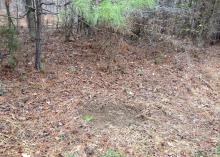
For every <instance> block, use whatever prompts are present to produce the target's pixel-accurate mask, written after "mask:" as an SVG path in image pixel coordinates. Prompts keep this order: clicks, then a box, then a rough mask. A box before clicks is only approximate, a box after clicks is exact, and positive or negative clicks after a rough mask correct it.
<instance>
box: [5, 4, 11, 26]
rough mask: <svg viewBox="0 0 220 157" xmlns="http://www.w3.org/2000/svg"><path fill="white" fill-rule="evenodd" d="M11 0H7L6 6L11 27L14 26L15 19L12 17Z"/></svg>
mask: <svg viewBox="0 0 220 157" xmlns="http://www.w3.org/2000/svg"><path fill="white" fill-rule="evenodd" d="M10 3H11V1H10V0H5V7H6V13H7V17H8V27H9V28H11V27H12V26H13V21H12V18H11V13H10Z"/></svg>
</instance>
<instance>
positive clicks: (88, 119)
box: [82, 115, 94, 122]
mask: <svg viewBox="0 0 220 157" xmlns="http://www.w3.org/2000/svg"><path fill="white" fill-rule="evenodd" d="M82 119H83V120H84V121H86V122H90V121H92V120H93V119H94V117H93V116H92V115H84V116H83V117H82Z"/></svg>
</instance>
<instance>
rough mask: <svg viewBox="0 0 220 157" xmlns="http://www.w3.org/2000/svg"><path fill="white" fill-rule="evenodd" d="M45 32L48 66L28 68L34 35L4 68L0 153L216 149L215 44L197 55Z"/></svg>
mask: <svg viewBox="0 0 220 157" xmlns="http://www.w3.org/2000/svg"><path fill="white" fill-rule="evenodd" d="M49 37H50V38H49V39H48V41H45V44H44V53H43V55H44V59H45V62H46V64H45V69H44V71H42V72H36V71H34V70H33V69H32V66H33V57H32V54H31V53H32V52H34V50H33V47H31V43H29V44H28V45H24V47H23V50H25V53H27V55H24V57H23V58H22V56H20V59H19V60H23V61H26V62H20V64H19V66H18V67H17V69H16V70H15V71H14V72H10V71H7V70H4V74H5V75H1V77H2V81H3V83H4V84H5V85H6V87H7V93H6V94H5V95H4V96H3V97H2V98H1V99H0V104H1V106H0V109H1V110H0V112H1V115H2V116H1V134H0V137H1V145H2V147H1V154H3V155H4V156H13V157H15V156H21V153H26V154H31V155H32V156H37V157H38V156H54V157H55V156H65V155H67V154H76V155H78V156H80V157H83V156H86V155H88V156H89V154H92V155H91V156H99V155H100V154H103V153H104V152H105V151H106V150H107V149H109V148H112V149H117V150H119V151H122V152H123V153H124V154H126V155H127V156H131V157H134V156H146V155H148V156H169V155H172V156H193V155H195V154H196V153H197V152H199V151H200V152H202V153H203V154H207V155H210V156H215V155H216V154H215V148H216V147H217V146H218V145H219V144H220V143H219V142H220V139H219V132H220V125H219V120H220V110H219V98H220V97H219V92H220V83H219V82H220V81H219V80H220V74H219V68H220V65H219V52H218V51H217V47H213V48H211V49H210V50H207V53H199V52H198V51H197V52H198V53H196V55H195V52H190V51H191V50H187V53H186V52H185V53H183V52H182V51H179V50H178V52H176V51H172V50H175V48H176V47H173V48H172V44H170V46H169V48H167V44H162V42H161V44H160V45H157V46H156V45H154V46H149V45H147V44H145V43H144V42H143V41H139V43H137V42H136V43H135V42H133V43H132V42H128V41H125V40H122V39H121V38H117V37H114V38H111V39H112V41H108V42H105V44H103V41H107V40H105V37H103V36H101V37H99V36H97V38H94V39H93V40H88V39H84V38H80V39H79V40H76V41H74V42H70V43H62V41H61V40H60V39H61V38H62V37H61V36H60V35H56V36H53V35H50V36H49ZM23 41H25V40H23ZM100 43H102V44H100ZM192 50H193V49H192ZM210 52H212V53H210ZM112 54H113V55H112ZM189 59H190V60H189ZM83 115H92V116H93V117H94V120H93V121H91V122H85V121H83V119H82V116H83ZM216 156H217V155H216Z"/></svg>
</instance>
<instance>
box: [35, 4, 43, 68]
mask: <svg viewBox="0 0 220 157" xmlns="http://www.w3.org/2000/svg"><path fill="white" fill-rule="evenodd" d="M35 3H36V54H35V68H36V69H37V70H40V69H41V46H42V45H41V29H42V21H41V20H42V19H41V14H42V8H41V0H36V1H35Z"/></svg>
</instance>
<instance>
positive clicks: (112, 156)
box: [101, 149, 125, 157]
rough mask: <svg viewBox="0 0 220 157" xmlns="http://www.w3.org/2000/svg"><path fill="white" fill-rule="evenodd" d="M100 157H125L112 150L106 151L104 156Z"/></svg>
mask: <svg viewBox="0 0 220 157" xmlns="http://www.w3.org/2000/svg"><path fill="white" fill-rule="evenodd" d="M101 157H125V156H124V155H122V154H121V153H119V152H118V151H115V150H113V149H108V150H107V151H106V152H105V154H103V155H101Z"/></svg>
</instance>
